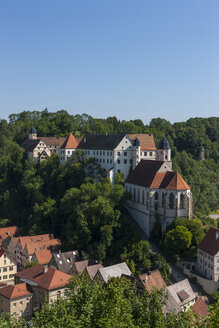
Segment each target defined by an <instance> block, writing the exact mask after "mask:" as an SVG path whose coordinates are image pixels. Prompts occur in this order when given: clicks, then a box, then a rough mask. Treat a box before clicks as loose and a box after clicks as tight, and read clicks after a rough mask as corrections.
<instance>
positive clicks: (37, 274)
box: [15, 264, 72, 310]
mask: <svg viewBox="0 0 219 328" xmlns="http://www.w3.org/2000/svg"><path fill="white" fill-rule="evenodd" d="M15 278H16V283H20V282H26V284H27V285H28V288H30V290H31V291H32V294H33V307H34V308H35V309H38V310H40V309H42V306H43V304H44V303H51V302H52V301H55V300H57V299H59V298H65V297H66V296H67V286H66V285H67V284H68V282H69V280H70V279H71V278H72V276H71V275H69V274H66V273H64V272H61V271H59V270H56V269H53V268H49V267H48V266H47V265H41V264H37V265H35V266H33V267H31V268H27V269H25V270H23V271H21V272H18V273H17V274H16V275H15Z"/></svg>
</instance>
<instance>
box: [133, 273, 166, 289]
mask: <svg viewBox="0 0 219 328" xmlns="http://www.w3.org/2000/svg"><path fill="white" fill-rule="evenodd" d="M138 280H139V282H141V284H142V288H144V289H146V290H147V291H148V292H149V293H150V292H152V290H153V289H157V290H161V289H162V288H165V287H166V283H165V281H164V280H163V277H162V275H161V274H160V271H159V270H158V269H157V270H153V271H148V273H142V274H139V276H138ZM138 286H139V284H138Z"/></svg>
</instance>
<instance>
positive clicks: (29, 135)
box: [28, 126, 37, 140]
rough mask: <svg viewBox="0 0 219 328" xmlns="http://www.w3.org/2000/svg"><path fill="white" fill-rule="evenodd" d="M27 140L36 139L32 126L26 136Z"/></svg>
mask: <svg viewBox="0 0 219 328" xmlns="http://www.w3.org/2000/svg"><path fill="white" fill-rule="evenodd" d="M28 139H29V140H33V139H37V133H36V130H35V129H34V127H33V126H32V127H31V129H30V132H29V134H28Z"/></svg>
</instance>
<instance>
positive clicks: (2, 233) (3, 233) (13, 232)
mask: <svg viewBox="0 0 219 328" xmlns="http://www.w3.org/2000/svg"><path fill="white" fill-rule="evenodd" d="M17 235H18V227H16V226H12V227H4V228H0V239H5V238H7V237H8V236H10V237H13V236H17Z"/></svg>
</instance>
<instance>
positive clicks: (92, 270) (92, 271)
mask: <svg viewBox="0 0 219 328" xmlns="http://www.w3.org/2000/svg"><path fill="white" fill-rule="evenodd" d="M100 268H103V266H102V264H93V265H89V266H87V267H86V268H85V270H84V274H86V275H87V277H88V279H89V280H90V281H91V282H92V281H93V280H94V277H95V275H96V273H97V271H98V270H99V269H100Z"/></svg>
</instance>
